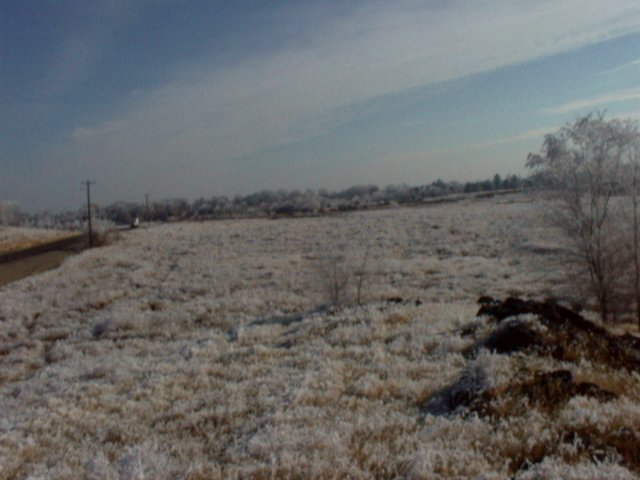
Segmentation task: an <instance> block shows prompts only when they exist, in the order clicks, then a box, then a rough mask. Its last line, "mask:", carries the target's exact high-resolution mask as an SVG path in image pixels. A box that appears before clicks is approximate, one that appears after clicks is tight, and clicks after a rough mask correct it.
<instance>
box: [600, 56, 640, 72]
mask: <svg viewBox="0 0 640 480" xmlns="http://www.w3.org/2000/svg"><path fill="white" fill-rule="evenodd" d="M632 68H640V59H638V60H634V61H632V62H628V63H624V64H622V65H618V66H617V67H614V68H611V69H609V70H605V71H604V72H601V73H600V75H611V74H613V73H618V72H622V71H624V70H629V69H632Z"/></svg>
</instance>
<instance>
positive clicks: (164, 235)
mask: <svg viewBox="0 0 640 480" xmlns="http://www.w3.org/2000/svg"><path fill="white" fill-rule="evenodd" d="M498 202H500V203H498ZM535 212H536V210H535V209H534V208H532V205H531V204H528V203H522V202H513V203H509V202H508V199H507V198H503V199H499V200H487V201H484V202H478V203H472V204H456V205H442V206H434V207H430V208H424V209H403V210H392V211H378V212H370V213H352V214H349V215H346V216H344V217H332V218H313V219H299V220H278V221H269V220H250V221H242V222H237V221H229V222H214V223H203V224H178V225H165V226H160V227H157V228H152V229H149V230H139V231H136V232H133V233H132V234H130V235H127V236H126V238H123V239H122V240H121V241H120V243H118V244H116V245H114V246H110V247H106V248H102V249H96V250H93V251H87V252H84V253H82V254H81V255H79V256H77V257H74V258H72V259H70V260H68V261H67V262H65V264H64V265H63V266H62V267H61V268H60V269H58V270H56V271H53V272H49V273H46V274H43V275H40V276H37V277H32V278H29V279H25V280H23V281H20V282H18V283H16V284H13V285H10V286H7V287H5V288H3V289H0V411H2V412H3V414H2V416H0V465H2V469H1V474H0V477H3V478H24V477H26V476H28V475H33V476H34V477H36V478H37V477H38V476H39V475H40V476H44V477H45V478H48V477H52V478H71V477H76V478H78V477H83V476H85V477H86V478H138V476H137V475H140V474H141V473H142V472H144V473H145V474H146V475H147V476H148V477H149V478H179V477H180V476H186V477H187V478H216V477H221V478H229V477H253V478H272V476H273V475H274V474H275V475H276V476H277V477H287V476H289V477H290V478H312V477H317V478H334V477H345V476H351V477H354V478H370V477H372V476H377V477H383V478H384V477H394V476H406V477H410V478H438V476H441V477H442V478H450V477H456V476H457V477H475V476H482V478H505V477H506V476H508V475H511V474H513V464H512V460H513V459H519V458H523V457H524V458H526V457H527V455H533V453H535V451H536V449H539V446H540V444H544V443H545V442H554V441H557V439H558V436H559V435H561V434H562V432H564V431H566V429H567V428H573V429H574V430H576V429H579V428H583V427H584V428H602V429H609V428H617V427H618V426H619V425H622V424H628V422H629V419H630V418H640V409H639V408H638V406H637V404H638V400H640V377H638V376H637V375H636V374H629V373H627V372H624V371H623V372H618V371H616V372H611V371H607V370H602V369H601V370H599V367H594V366H593V365H589V364H587V363H584V362H583V363H580V364H571V365H558V363H560V362H557V361H554V360H549V359H540V358H533V357H527V356H524V355H522V354H518V355H511V356H508V355H497V354H492V353H488V352H486V351H483V352H481V353H480V354H479V355H478V356H477V357H475V358H472V359H468V358H465V357H464V356H463V355H462V352H463V351H464V350H465V349H466V348H467V347H469V346H470V345H472V344H473V343H474V342H476V341H477V340H478V338H480V337H481V336H482V334H483V332H484V331H486V326H485V325H484V323H482V324H481V326H480V328H479V330H478V331H477V332H476V334H475V336H474V335H471V336H463V335H462V333H461V330H460V329H461V327H463V326H465V325H467V324H469V323H471V322H475V321H476V319H475V317H474V315H475V312H476V310H477V305H475V299H476V298H477V296H478V295H479V294H483V293H489V294H492V295H495V296H505V295H508V294H510V293H519V294H523V295H535V296H543V295H548V294H552V293H554V291H553V289H550V288H549V287H548V285H552V286H553V285H555V284H556V283H557V282H556V280H557V278H558V277H557V275H558V274H559V272H558V271H557V269H554V268H551V267H552V266H553V265H554V256H553V252H554V251H555V250H554V249H555V248H556V245H555V244H554V242H553V234H552V232H548V231H547V230H546V229H544V228H542V227H541V224H540V223H539V220H538V219H537V215H536V213H535ZM365 245H369V246H370V247H369V252H370V253H369V258H368V260H367V264H366V265H367V274H366V282H365V289H364V290H365V294H366V300H367V302H368V303H367V305H366V306H364V307H355V306H352V307H344V308H338V309H334V310H330V311H328V312H326V311H325V312H318V313H311V314H309V315H307V316H306V317H305V318H304V320H302V321H300V322H294V323H291V324H283V323H286V322H280V323H279V320H283V319H287V318H293V317H291V315H292V314H294V313H299V312H305V311H311V310H312V309H314V308H315V307H317V306H318V305H320V304H322V303H323V302H324V301H325V299H326V296H325V292H324V285H323V281H322V278H319V277H321V276H322V275H323V272H326V270H325V269H324V268H323V262H324V261H325V259H326V257H327V256H328V255H331V254H333V253H334V252H341V253H342V254H343V258H342V259H341V260H340V263H339V265H340V266H341V267H342V266H344V267H346V270H347V271H352V272H353V271H356V270H357V269H358V268H359V266H360V265H362V261H363V252H364V250H365V249H364V246H365ZM541 272H543V273H541ZM352 293H353V292H351V294H352ZM393 296H400V297H402V298H403V299H405V300H407V301H405V302H404V303H398V304H394V303H388V302H384V301H382V300H384V299H385V298H388V297H393ZM417 299H420V300H421V302H422V303H421V304H420V305H417V304H416V302H415V300H417ZM269 319H271V320H273V321H271V322H270V321H269ZM256 320H263V321H264V322H262V323H260V322H258V323H256ZM559 367H562V368H569V369H571V370H572V372H573V373H574V376H576V377H577V378H590V379H592V380H599V381H601V383H603V382H605V381H606V382H608V383H607V384H606V385H604V386H606V387H608V388H610V389H612V390H615V391H619V392H620V393H622V395H621V396H620V397H619V398H618V399H617V400H614V401H613V402H608V403H600V402H598V401H596V400H593V399H586V398H584V397H576V398H574V399H573V400H571V401H570V402H569V403H567V405H566V406H564V407H563V408H562V409H561V410H560V411H559V412H555V413H554V415H553V416H550V415H548V414H546V413H544V412H542V411H538V410H537V409H535V408H532V409H530V410H529V411H528V412H527V413H526V414H525V415H521V416H518V417H509V418H503V419H501V420H499V421H492V420H491V419H489V418H480V417H477V416H474V415H471V416H466V417H465V416H459V415H454V416H434V415H425V414H424V412H423V411H422V410H421V405H422V404H423V402H424V401H425V400H426V399H427V398H429V397H430V396H431V395H433V394H434V393H436V392H438V391H439V390H441V389H442V388H445V387H446V386H448V385H450V384H451V383H452V382H453V381H455V380H456V379H459V378H460V377H461V376H462V377H465V375H466V377H465V378H467V377H468V378H469V379H470V381H476V380H477V381H482V382H484V383H486V384H487V385H489V386H499V385H501V384H504V383H506V382H508V381H509V380H510V379H511V378H512V377H514V376H516V375H517V374H518V372H519V371H521V370H522V368H528V369H531V368H538V369H555V368H559ZM637 427H640V425H638V426H637ZM563 448H564V449H565V450H566V451H558V452H557V454H555V455H549V456H547V458H546V459H545V460H544V461H543V462H542V463H541V464H538V465H537V466H535V468H531V469H528V470H522V471H521V472H519V474H518V475H520V477H521V478H528V477H527V476H530V477H531V478H535V477H534V475H536V474H541V475H543V476H546V475H549V474H552V473H555V474H557V475H561V476H563V477H564V478H585V477H595V476H601V477H602V478H611V477H619V478H634V477H633V474H632V473H631V472H630V471H629V470H627V469H626V468H624V467H623V466H620V465H618V464H617V463H618V462H617V461H616V459H615V458H614V456H611V455H610V456H608V457H607V456H605V457H604V458H601V459H600V460H601V461H600V463H597V464H596V463H594V462H593V461H592V459H591V458H590V457H589V455H588V454H586V453H581V452H582V451H581V450H580V448H579V446H576V445H566V447H563ZM571 449H573V450H571ZM572 452H574V453H575V454H572ZM576 452H577V453H576Z"/></svg>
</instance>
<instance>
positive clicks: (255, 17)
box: [0, 0, 640, 211]
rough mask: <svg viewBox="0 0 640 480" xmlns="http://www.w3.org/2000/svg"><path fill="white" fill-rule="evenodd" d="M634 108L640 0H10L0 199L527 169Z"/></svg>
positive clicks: (638, 84) (113, 196)
mask: <svg viewBox="0 0 640 480" xmlns="http://www.w3.org/2000/svg"><path fill="white" fill-rule="evenodd" d="M595 109H606V110H607V112H608V113H609V115H611V116H621V117H625V118H627V117H631V118H634V119H638V118H640V3H639V2H637V0H609V1H607V2H601V1H595V0H591V1H583V0H553V1H551V0H538V1H535V2H531V1H524V0H512V1H508V2H507V1H497V0H477V1H474V2H467V1H456V0H452V1H446V0H431V1H417V0H398V1H394V2H383V1H375V0H373V1H371V0H370V1H359V0H352V1H349V2H344V1H337V0H331V1H326V2H321V1H308V0H299V1H243V0H236V1H225V0H220V1H214V0H209V1H173V0H84V1H71V0H57V1H54V0H48V1H38V0H31V1H24V2H18V1H13V0H11V1H7V0H0V112H1V114H0V199H5V200H7V199H11V200H15V201H17V202H19V203H20V205H21V206H22V207H23V208H24V209H26V210H31V211H33V210H44V209H50V210H61V209H71V208H76V207H79V206H80V205H81V204H82V201H83V190H82V185H81V181H83V180H85V179H87V178H89V179H92V180H95V181H96V182H97V183H96V185H95V187H94V197H95V199H96V201H97V202H99V203H103V204H106V203H110V202H113V201H116V200H132V201H140V202H141V201H143V199H144V194H145V193H149V194H150V195H151V197H152V198H156V199H158V198H169V197H186V198H189V199H193V198H197V197H200V196H205V197H209V196H212V195H222V194H224V195H233V194H236V193H240V194H245V193H249V192H252V191H255V190H260V189H279V188H285V189H294V188H295V189H301V190H303V189H306V188H314V189H316V188H323V187H324V188H329V189H340V188H345V187H348V186H350V185H354V184H364V183H375V184H378V185H381V186H382V185H386V184H389V183H408V184H421V183H426V182H431V181H433V180H436V179H437V178H443V179H445V180H453V179H457V180H460V181H466V180H475V179H480V178H486V177H489V176H492V175H493V174H494V173H500V174H503V175H505V174H510V173H517V174H522V173H525V170H524V162H525V159H526V155H527V153H528V152H530V151H537V150H538V149H539V147H540V145H541V143H542V139H543V135H544V133H549V132H552V131H555V130H556V129H557V128H559V127H560V126H562V125H563V124H564V123H566V122H570V121H572V120H574V119H575V118H576V117H578V116H580V115H583V114H585V113H588V112H589V111H592V110H595Z"/></svg>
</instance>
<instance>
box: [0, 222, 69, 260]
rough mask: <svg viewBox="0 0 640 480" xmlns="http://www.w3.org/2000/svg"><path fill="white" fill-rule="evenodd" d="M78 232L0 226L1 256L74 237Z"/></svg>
mask: <svg viewBox="0 0 640 480" xmlns="http://www.w3.org/2000/svg"><path fill="white" fill-rule="evenodd" d="M75 235H77V232H66V231H60V230H46V229H41V228H22V227H6V226H0V254H4V253H8V252H14V251H17V250H23V249H25V248H31V247H35V246H38V245H40V244H43V243H47V242H52V241H55V240H62V239H64V238H68V237H73V236H75Z"/></svg>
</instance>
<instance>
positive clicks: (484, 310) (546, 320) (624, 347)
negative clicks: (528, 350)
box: [478, 297, 640, 371]
mask: <svg viewBox="0 0 640 480" xmlns="http://www.w3.org/2000/svg"><path fill="white" fill-rule="evenodd" d="M525 314H533V315H536V316H537V317H538V319H539V320H540V322H541V323H542V324H543V325H545V326H546V327H547V328H548V329H549V333H548V335H545V341H544V344H543V345H535V342H534V341H533V340H534V339H533V338H523V335H524V336H526V337H530V336H531V335H530V333H529V334H527V333H525V332H518V333H519V335H517V336H514V337H513V340H512V343H513V345H514V348H513V349H514V350H517V348H515V346H517V345H519V344H525V345H526V346H529V345H531V346H538V347H541V348H539V351H540V353H551V354H552V355H553V356H554V357H555V358H558V359H559V360H565V361H576V360H577V359H579V358H584V359H586V360H590V361H592V362H597V363H604V364H606V365H609V366H610V367H612V368H626V369H628V370H635V371H640V338H637V337H635V336H632V335H629V334H627V335H612V334H611V333H609V332H608V331H607V330H605V329H604V328H602V327H600V326H598V325H595V324H593V323H591V322H590V321H588V320H587V319H585V318H584V317H582V316H581V315H579V314H578V313H576V312H574V311H572V310H570V309H568V308H565V307H563V306H561V305H558V304H557V303H555V302H552V301H544V302H537V301H535V300H527V301H525V300H521V299H519V298H513V297H512V298H507V299H506V300H505V301H504V302H500V301H495V300H494V301H491V302H486V301H485V302H483V304H482V306H481V307H480V310H479V311H478V315H479V316H480V315H488V316H490V317H493V318H494V319H496V320H497V321H498V322H502V321H503V320H504V319H506V318H510V317H516V316H518V315H525ZM488 340H491V337H489V339H488ZM527 340H531V341H530V342H527ZM505 341H506V342H507V344H508V343H509V340H508V338H500V346H501V348H503V349H504V348H508V347H507V346H505V345H504V342H505ZM487 346H488V347H489V348H491V344H489V345H487ZM498 351H500V350H498ZM504 351H508V350H504Z"/></svg>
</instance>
